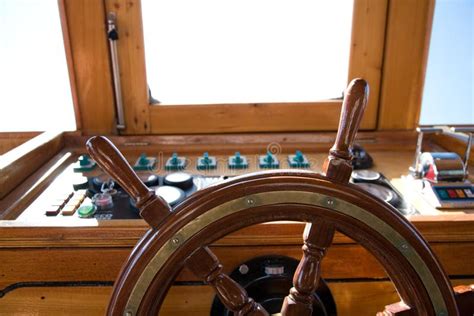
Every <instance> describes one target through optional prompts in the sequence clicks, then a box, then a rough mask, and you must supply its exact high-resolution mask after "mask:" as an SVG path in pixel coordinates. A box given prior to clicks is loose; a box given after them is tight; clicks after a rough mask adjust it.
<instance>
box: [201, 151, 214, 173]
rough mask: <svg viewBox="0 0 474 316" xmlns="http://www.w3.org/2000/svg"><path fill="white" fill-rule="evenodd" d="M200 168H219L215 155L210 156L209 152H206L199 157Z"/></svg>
mask: <svg viewBox="0 0 474 316" xmlns="http://www.w3.org/2000/svg"><path fill="white" fill-rule="evenodd" d="M196 168H197V169H198V170H211V169H216V168H217V160H216V157H214V156H209V153H207V152H205V153H204V154H203V155H202V157H199V158H198V161H197V166H196Z"/></svg>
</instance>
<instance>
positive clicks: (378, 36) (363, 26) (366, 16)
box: [348, 0, 388, 129]
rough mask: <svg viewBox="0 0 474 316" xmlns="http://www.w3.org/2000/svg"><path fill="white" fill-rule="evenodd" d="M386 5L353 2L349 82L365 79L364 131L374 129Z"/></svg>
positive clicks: (367, 0) (366, 0)
mask: <svg viewBox="0 0 474 316" xmlns="http://www.w3.org/2000/svg"><path fill="white" fill-rule="evenodd" d="M387 5H388V1H387V0H356V1H355V2H354V13H353V21H352V39H351V42H352V43H351V45H352V46H351V54H350V59H349V65H351V66H350V69H349V77H348V81H350V80H351V79H353V78H364V79H365V80H367V82H368V83H369V87H370V93H369V95H370V97H369V102H368V105H367V110H366V111H365V114H364V118H363V120H362V126H365V127H364V128H371V129H375V128H376V127H377V113H378V105H379V94H380V79H381V77H382V63H383V53H384V43H385V42H384V39H385V25H386V22H387V21H386V20H387Z"/></svg>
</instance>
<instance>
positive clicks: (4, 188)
mask: <svg viewBox="0 0 474 316" xmlns="http://www.w3.org/2000/svg"><path fill="white" fill-rule="evenodd" d="M62 147H63V138H62V135H61V133H56V132H46V133H43V134H40V135H38V136H36V137H34V138H32V139H30V140H29V141H27V142H26V143H24V144H22V145H20V146H18V147H16V148H15V149H13V150H11V151H9V152H8V153H7V154H5V155H3V156H2V159H1V160H0V180H1V181H0V199H2V198H4V197H5V195H7V193H8V192H10V191H11V190H13V189H14V188H15V187H16V186H17V185H19V184H20V183H21V182H22V181H23V180H25V179H26V178H27V177H28V176H29V175H31V174H32V173H33V172H34V171H35V170H37V169H38V168H40V167H41V165H42V164H44V163H46V162H47V161H48V160H49V159H50V158H51V157H52V156H54V155H55V154H56V153H57V152H59V151H60V150H61V149H62ZM2 211H3V210H2V209H0V214H1V213H2Z"/></svg>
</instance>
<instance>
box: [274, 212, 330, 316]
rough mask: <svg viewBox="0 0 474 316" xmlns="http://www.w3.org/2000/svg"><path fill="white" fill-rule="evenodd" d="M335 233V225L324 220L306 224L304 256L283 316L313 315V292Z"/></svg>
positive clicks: (287, 298) (285, 303)
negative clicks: (322, 262)
mask: <svg viewBox="0 0 474 316" xmlns="http://www.w3.org/2000/svg"><path fill="white" fill-rule="evenodd" d="M334 233H335V229H334V225H333V224H332V223H330V222H326V221H324V220H319V221H315V222H313V223H311V224H308V225H307V226H306V229H305V231H304V234H303V240H304V245H303V258H302V259H301V261H300V263H299V265H298V268H297V269H296V272H295V275H294V277H293V288H292V289H291V290H290V295H288V296H287V297H286V298H285V301H284V302H283V307H282V310H281V314H282V315H283V316H304V315H307V316H311V315H312V313H313V293H314V292H315V291H316V288H317V287H318V283H319V279H320V277H321V261H322V259H323V258H324V256H325V255H326V251H327V249H328V248H329V246H330V245H331V242H332V239H333V236H334Z"/></svg>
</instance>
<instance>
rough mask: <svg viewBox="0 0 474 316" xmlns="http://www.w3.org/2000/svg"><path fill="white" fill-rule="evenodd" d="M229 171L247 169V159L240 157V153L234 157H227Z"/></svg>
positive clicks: (236, 153)
mask: <svg viewBox="0 0 474 316" xmlns="http://www.w3.org/2000/svg"><path fill="white" fill-rule="evenodd" d="M228 166H229V169H247V168H248V167H249V164H248V161H247V157H245V156H241V155H240V152H238V151H237V152H235V154H234V156H230V157H229V164H228Z"/></svg>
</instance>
